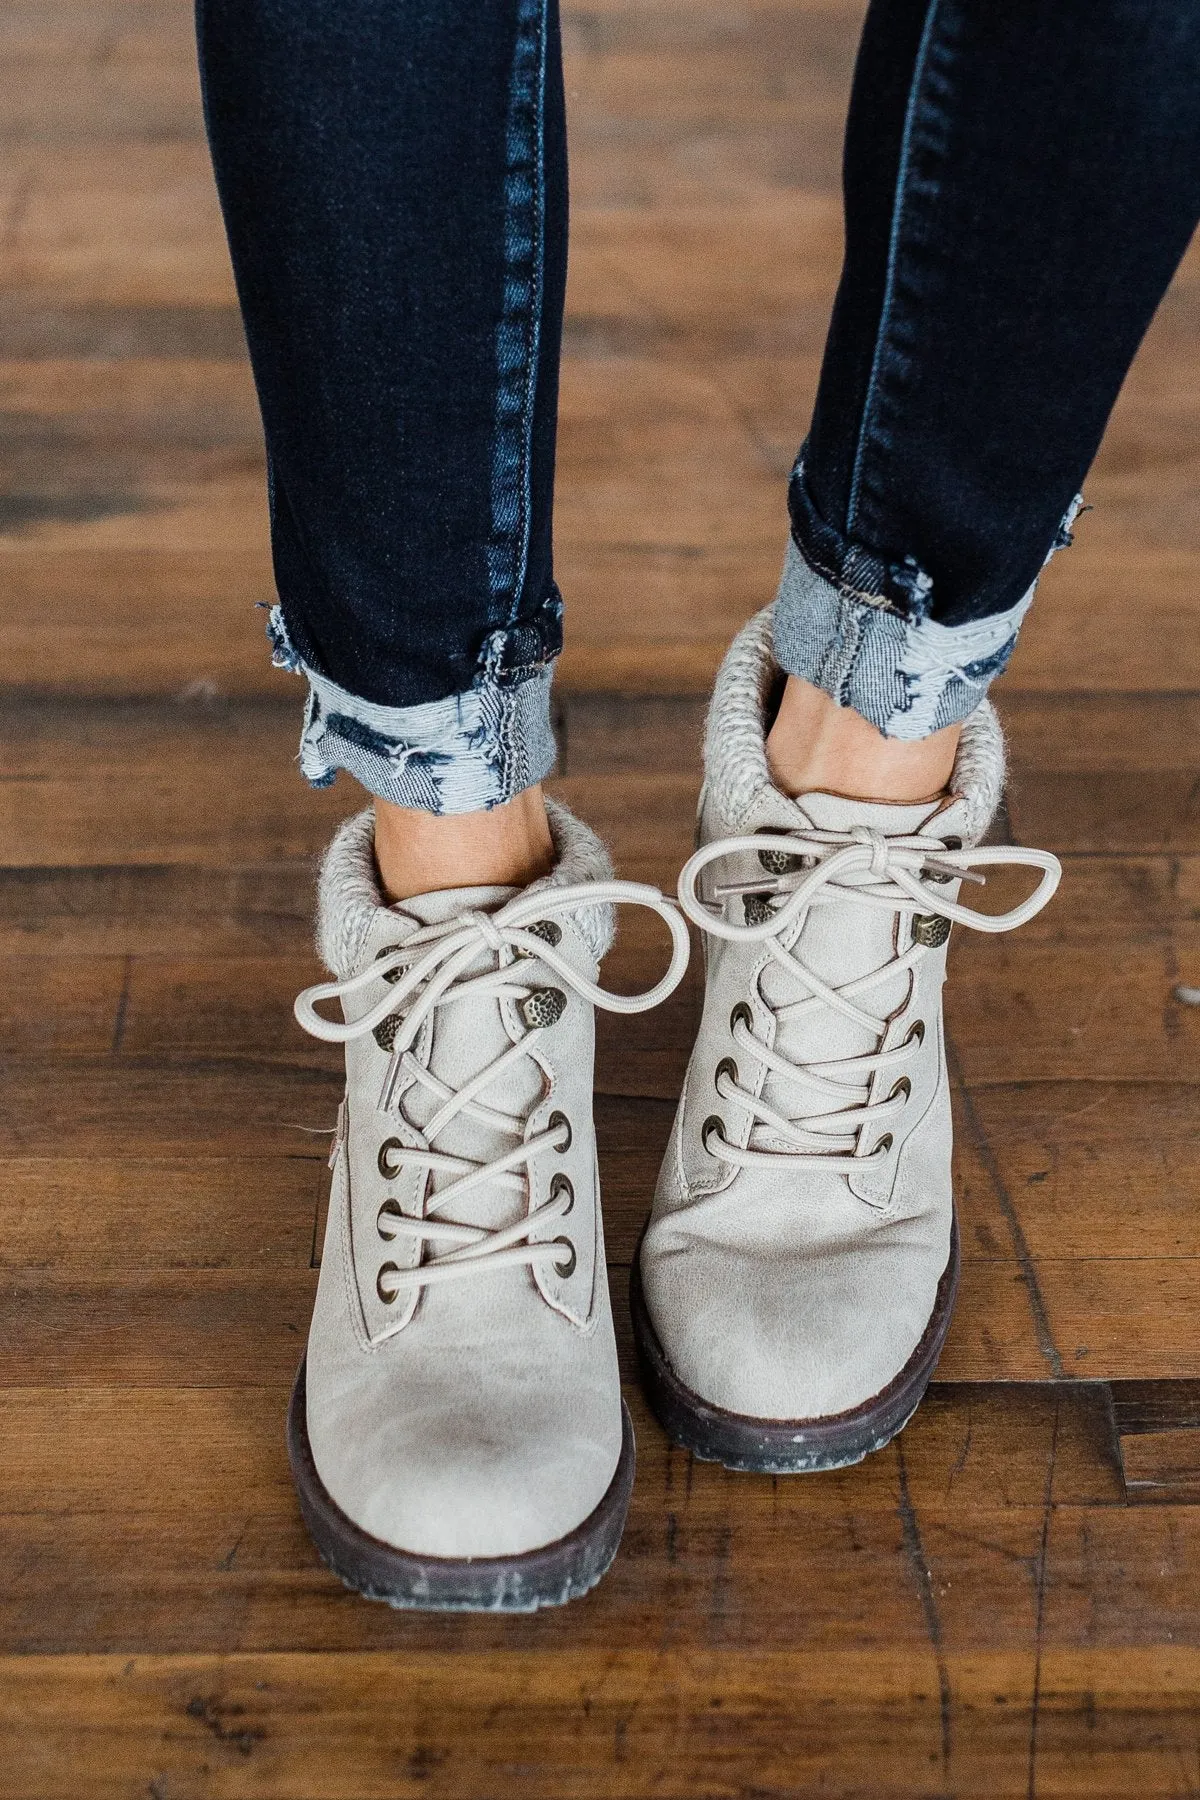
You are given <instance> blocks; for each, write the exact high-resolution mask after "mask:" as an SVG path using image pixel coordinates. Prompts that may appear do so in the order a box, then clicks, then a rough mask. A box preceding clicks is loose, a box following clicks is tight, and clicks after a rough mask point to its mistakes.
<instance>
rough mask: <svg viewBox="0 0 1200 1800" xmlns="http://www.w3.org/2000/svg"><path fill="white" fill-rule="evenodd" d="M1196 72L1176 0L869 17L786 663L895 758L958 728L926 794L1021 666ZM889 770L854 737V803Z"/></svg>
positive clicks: (1144, 303)
mask: <svg viewBox="0 0 1200 1800" xmlns="http://www.w3.org/2000/svg"><path fill="white" fill-rule="evenodd" d="M1198 80H1200V14H1197V12H1196V10H1195V9H1194V8H1189V7H1179V6H1176V5H1174V4H1172V3H1171V0H1100V3H1099V4H1093V3H1092V0H1067V3H1066V4H1065V5H1064V4H1059V3H1058V0H1056V3H1055V4H1053V5H1050V4H1048V3H1047V0H1014V3H1013V4H1011V5H1004V6H989V5H987V4H986V3H984V0H875V4H874V5H873V6H872V7H871V10H870V13H869V14H868V18H867V24H866V30H865V33H864V37H863V43H862V49H861V52H860V57H859V66H858V70H857V73H856V77H855V86H854V94H853V98H852V102H851V109H850V119H849V125H848V131H847V139H846V158H845V186H846V260H845V268H844V271H843V275H842V281H841V286H840V288H839V291H838V296H837V302H836V305H835V307H834V315H833V321H832V325H831V329H830V334H829V342H828V346H827V349H826V355H825V362H824V367H823V370H822V374H821V382H820V388H819V392H818V396H817V404H816V409H815V412H814V416H813V422H812V429H811V432H810V435H809V439H808V442H807V444H806V445H805V446H804V448H803V449H802V451H801V453H800V457H799V459H798V461H797V465H796V469H795V472H794V474H793V477H792V483H791V492H790V510H791V517H792V539H793V543H792V548H791V550H790V551H789V557H788V563H787V567H786V569H785V573H784V578H783V583H782V586H781V589H780V594H779V599H778V602H777V604H776V608H775V645H776V653H777V655H778V657H779V660H780V662H781V664H782V666H783V667H784V668H785V669H786V670H787V671H788V672H789V673H790V674H791V676H792V677H794V678H795V679H794V680H793V682H792V683H790V684H789V685H790V686H791V687H792V688H793V689H795V688H796V687H798V686H799V685H800V683H805V684H809V685H810V686H811V687H816V688H820V689H822V690H823V691H824V692H825V693H826V694H828V695H829V696H831V698H832V699H833V700H834V701H836V702H837V703H838V704H839V706H840V707H842V708H844V709H845V708H854V709H855V710H856V711H857V712H858V713H860V714H861V715H862V716H863V717H864V718H866V719H868V720H869V721H870V722H871V723H872V724H873V725H874V726H875V727H877V729H878V731H879V732H881V733H884V734H886V735H887V737H888V738H889V739H898V740H907V741H909V742H912V741H914V740H930V739H931V734H933V733H935V732H936V731H938V730H939V728H943V729H945V735H944V736H942V737H941V738H940V739H939V743H938V745H934V744H933V743H932V742H929V744H928V749H929V752H930V760H928V761H926V762H925V763H922V764H918V765H917V769H916V786H915V787H912V788H910V791H911V792H912V793H913V794H914V796H915V794H916V793H918V792H927V791H929V788H928V785H924V786H923V785H922V784H923V783H924V784H927V783H928V780H929V776H930V774H931V773H933V772H935V765H937V764H938V762H939V758H938V755H937V754H935V752H936V751H937V750H938V747H939V746H940V768H941V777H942V780H943V781H944V779H945V778H946V777H947V776H948V775H949V772H950V765H951V762H952V759H953V754H954V746H955V734H954V732H953V731H952V730H950V729H946V728H949V727H951V726H953V725H954V724H955V723H956V722H957V721H959V720H961V719H962V718H964V717H965V716H966V715H967V713H968V712H969V711H970V710H971V708H972V707H973V706H974V705H975V704H976V703H977V702H978V700H979V699H980V697H981V696H982V695H983V693H984V692H985V691H986V688H987V686H988V683H989V682H990V681H991V680H992V679H993V678H994V676H995V675H997V674H999V673H1000V672H1001V671H1002V670H1003V668H1004V667H1005V665H1006V664H1007V662H1008V659H1009V657H1010V655H1011V653H1012V650H1013V647H1014V645H1015V642H1016V636H1017V631H1018V629H1019V626H1020V623H1021V620H1022V618H1023V617H1024V614H1025V612H1026V610H1027V608H1028V606H1029V602H1030V599H1031V598H1032V593H1033V588H1034V584H1035V582H1036V579H1037V575H1038V572H1039V570H1040V568H1041V566H1042V564H1043V563H1044V561H1045V560H1046V558H1047V556H1048V555H1050V554H1051V553H1052V552H1053V550H1054V549H1055V548H1056V547H1057V546H1058V545H1059V544H1061V543H1062V542H1064V541H1065V540H1066V537H1067V533H1068V531H1069V519H1070V515H1071V514H1072V512H1073V510H1074V504H1075V496H1076V495H1077V494H1078V492H1079V489H1080V487H1081V486H1082V483H1083V479H1084V476H1085V475H1086V472H1087V469H1088V466H1089V464H1090V463H1091V460H1092V458H1093V456H1094V455H1095V452H1096V449H1097V446H1098V445H1099V442H1100V438H1101V435H1102V433H1103V431H1104V427H1105V424H1106V422H1107V419H1108V416H1109V413H1110V411H1111V410H1112V406H1113V404H1114V402H1115V400H1116V397H1117V393H1118V391H1119V389H1120V386H1121V383H1122V381H1123V380H1124V377H1125V373H1126V370H1127V369H1128V367H1129V364H1130V362H1131V361H1132V359H1133V356H1134V353H1135V351H1136V349H1137V347H1138V344H1139V343H1140V341H1141V339H1142V336H1143V334H1144V332H1145V330H1146V327H1147V325H1148V324H1149V322H1150V319H1151V317H1152V315H1153V313H1154V310H1155V308H1156V306H1157V305H1158V302H1159V300H1160V299H1161V297H1162V294H1163V292H1164V291H1165V289H1166V286H1167V283H1168V282H1169V280H1170V278H1171V275H1172V273H1173V272H1174V269H1175V267H1176V265H1177V263H1178V261H1179V258H1180V257H1181V256H1182V254H1183V251H1184V250H1185V249H1186V247H1187V243H1188V240H1189V238H1190V236H1191V234H1192V231H1193V229H1194V228H1195V225H1196V221H1197V217H1198V216H1200V104H1198V102H1197V83H1198ZM813 711H814V706H813V702H812V697H811V696H808V697H807V699H806V700H804V701H799V702H797V703H796V706H795V711H794V716H793V708H792V707H791V706H789V705H787V704H785V707H784V708H783V709H782V710H781V713H780V719H779V723H778V726H777V729H776V731H774V732H773V733H772V757H773V761H774V762H775V764H776V766H777V767H779V769H780V772H781V775H782V776H783V777H784V778H785V779H786V780H787V781H788V782H789V783H791V784H792V785H793V788H794V791H799V789H800V787H802V786H803V785H806V782H807V781H808V776H809V770H808V768H807V763H806V749H805V726H806V725H811V716H812V713H813ZM793 724H794V725H795V726H796V727H797V728H796V729H793ZM839 724H841V725H842V727H843V729H844V730H845V732H846V733H847V734H848V737H850V738H854V737H855V736H857V738H858V739H859V740H861V733H860V732H859V731H858V727H857V724H856V722H855V721H853V720H852V719H851V717H850V716H849V714H848V713H847V712H843V713H842V715H841V720H840V721H839V720H837V719H836V718H831V719H829V720H828V721H827V728H826V739H827V740H828V738H829V736H830V735H831V734H833V733H834V732H836V730H837V727H838V725H839ZM857 754H859V753H858V752H856V751H855V748H854V745H853V744H849V745H848V755H849V756H850V758H851V761H852V762H853V760H854V759H855V757H856V755H857ZM889 766H890V767H892V768H894V769H895V770H897V771H902V770H904V769H905V767H906V765H905V761H904V757H903V754H902V753H901V752H900V751H899V749H897V751H896V754H895V757H894V760H893V761H891V763H890V764H889V759H888V753H887V752H886V751H885V750H882V749H881V748H880V746H879V745H878V744H877V743H876V744H874V745H873V746H869V749H868V753H867V754H865V755H862V759H861V767H862V778H863V780H864V781H865V782H867V783H869V784H871V785H867V786H865V787H864V788H863V789H862V790H861V791H863V792H864V793H865V794H875V793H877V794H878V795H879V796H880V797H889V794H888V792H886V791H885V788H884V786H881V785H880V784H881V783H885V782H886V780H887V773H886V770H887V768H888V767H889ZM908 767H910V768H911V767H912V764H911V762H910V763H909V765H908ZM845 776H846V778H847V779H849V778H850V774H849V771H848V770H847V771H845ZM817 779H821V776H820V774H819V772H818V774H817ZM900 779H901V782H903V780H904V777H903V775H901V776H900ZM939 785H940V784H939ZM893 797H897V798H899V797H904V796H903V794H901V793H899V792H897V793H896V794H895V795H894V796H893Z"/></svg>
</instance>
